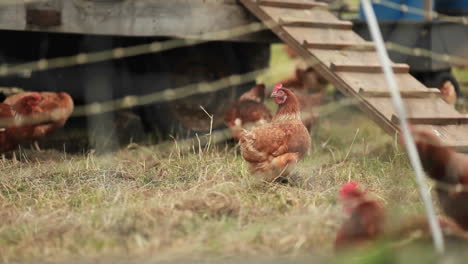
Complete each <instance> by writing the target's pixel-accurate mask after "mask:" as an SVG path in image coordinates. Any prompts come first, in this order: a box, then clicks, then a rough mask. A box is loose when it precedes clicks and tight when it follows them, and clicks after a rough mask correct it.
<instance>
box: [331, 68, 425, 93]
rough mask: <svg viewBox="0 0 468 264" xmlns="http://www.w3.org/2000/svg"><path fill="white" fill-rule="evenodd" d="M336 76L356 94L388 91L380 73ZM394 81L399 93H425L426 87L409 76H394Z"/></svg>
mask: <svg viewBox="0 0 468 264" xmlns="http://www.w3.org/2000/svg"><path fill="white" fill-rule="evenodd" d="M337 75H338V76H339V77H340V78H341V79H342V80H343V81H345V82H346V83H348V84H349V85H350V86H351V87H352V89H353V90H354V91H355V92H357V93H359V90H361V89H363V90H364V91H375V90H377V91H387V90H388V87H387V82H386V81H385V77H384V76H383V74H382V73H365V72H338V73H337ZM395 81H396V83H397V86H398V89H399V90H400V91H421V92H427V87H426V86H424V85H423V84H422V83H420V82H419V81H418V80H417V79H416V78H414V77H413V76H411V75H410V74H396V75H395Z"/></svg>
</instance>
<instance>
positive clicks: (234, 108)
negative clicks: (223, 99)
mask: <svg viewBox="0 0 468 264" xmlns="http://www.w3.org/2000/svg"><path fill="white" fill-rule="evenodd" d="M264 97H265V85H263V84H258V85H256V86H254V87H253V88H252V89H250V90H249V91H247V92H246V93H244V94H243V95H242V96H241V97H240V98H239V100H238V101H235V102H234V103H233V104H232V105H231V106H230V107H229V109H228V111H227V112H226V114H225V115H224V123H225V124H226V126H227V127H229V128H230V129H231V132H232V135H233V137H234V139H236V140H239V137H240V134H241V133H242V131H243V130H244V129H247V130H250V129H252V128H254V127H256V126H259V125H262V124H265V123H267V122H270V120H271V113H270V110H268V108H266V106H265V105H264V104H263V100H264Z"/></svg>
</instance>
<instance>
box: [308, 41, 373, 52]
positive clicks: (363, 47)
mask: <svg viewBox="0 0 468 264" xmlns="http://www.w3.org/2000/svg"><path fill="white" fill-rule="evenodd" d="M302 45H303V46H304V47H305V48H308V49H314V50H315V49H329V50H343V49H346V50H358V51H375V45H374V43H372V42H368V41H366V42H361V43H346V42H337V43H330V42H329V43H321V42H310V41H308V40H305V41H304V44H302ZM312 52H313V51H312Z"/></svg>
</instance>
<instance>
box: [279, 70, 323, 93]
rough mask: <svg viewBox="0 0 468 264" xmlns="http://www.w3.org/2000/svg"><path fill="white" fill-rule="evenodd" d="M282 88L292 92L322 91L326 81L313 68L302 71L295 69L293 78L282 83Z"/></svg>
mask: <svg viewBox="0 0 468 264" xmlns="http://www.w3.org/2000/svg"><path fill="white" fill-rule="evenodd" d="M281 83H283V86H285V87H289V88H291V89H294V90H304V91H307V92H321V91H324V90H325V89H326V87H327V85H328V81H327V80H326V79H325V78H323V77H322V76H321V75H320V74H319V73H318V72H317V71H316V70H314V68H312V67H308V66H306V67H305V68H304V69H302V68H301V67H297V68H296V71H295V73H294V74H293V76H291V77H289V78H287V79H286V80H284V81H282V82H281Z"/></svg>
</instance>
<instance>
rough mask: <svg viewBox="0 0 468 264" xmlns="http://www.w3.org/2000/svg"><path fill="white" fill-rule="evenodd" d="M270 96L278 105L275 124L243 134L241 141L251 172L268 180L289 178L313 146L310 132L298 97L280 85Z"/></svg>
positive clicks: (273, 121)
mask: <svg viewBox="0 0 468 264" xmlns="http://www.w3.org/2000/svg"><path fill="white" fill-rule="evenodd" d="M271 97H272V98H273V99H274V101H275V103H276V104H278V110H277V111H276V114H275V116H274V117H273V119H272V121H271V122H270V123H267V124H264V125H261V126H259V127H256V128H254V129H252V130H250V131H244V132H243V133H242V134H241V138H240V141H239V143H240V147H241V152H242V156H243V158H244V159H245V160H246V161H247V162H248V164H249V169H250V172H251V173H253V174H259V175H262V177H263V178H264V179H265V180H266V181H274V180H276V179H280V178H284V177H286V176H288V175H289V173H290V172H291V170H292V169H293V167H294V165H295V164H296V163H297V162H299V161H300V160H301V159H302V158H303V157H304V155H305V154H306V153H307V151H308V150H309V148H310V144H311V142H310V136H309V133H308V131H307V129H306V127H305V126H304V124H303V123H302V121H301V112H300V109H299V102H298V101H297V98H296V96H295V94H294V93H293V92H292V91H291V90H289V89H287V88H285V87H283V85H282V84H277V85H275V87H274V88H273V92H272V93H271Z"/></svg>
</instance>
